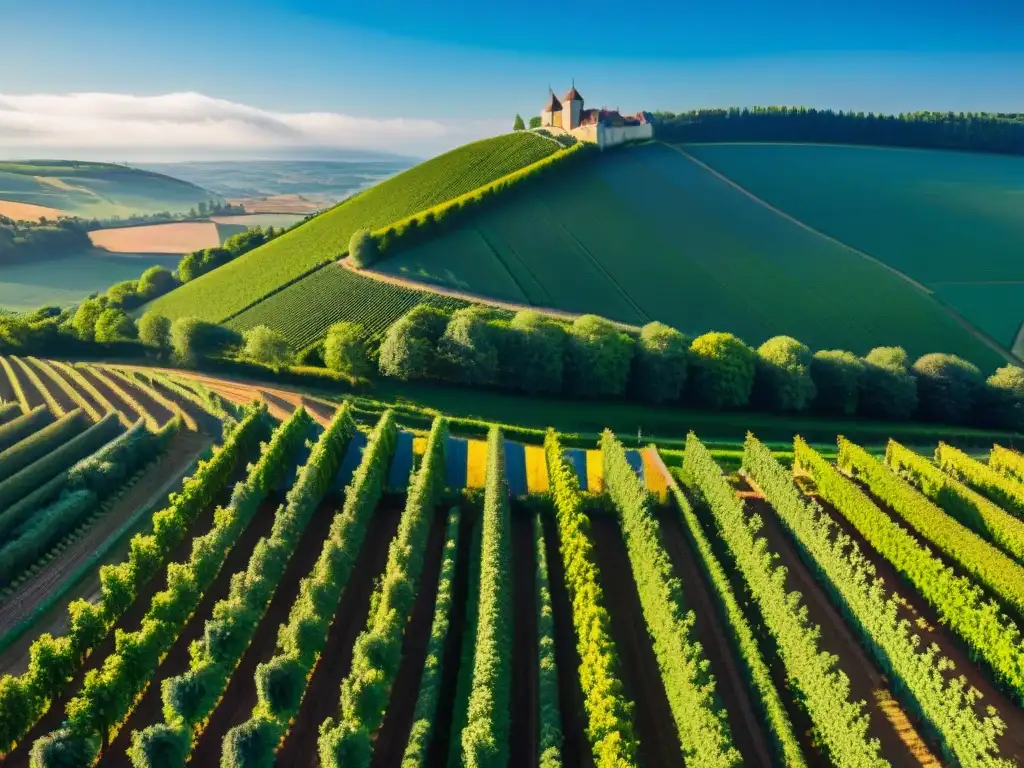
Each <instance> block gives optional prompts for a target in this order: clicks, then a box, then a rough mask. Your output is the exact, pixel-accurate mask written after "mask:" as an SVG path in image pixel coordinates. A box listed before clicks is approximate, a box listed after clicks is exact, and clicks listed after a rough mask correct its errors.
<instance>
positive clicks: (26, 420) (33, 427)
mask: <svg viewBox="0 0 1024 768" xmlns="http://www.w3.org/2000/svg"><path fill="white" fill-rule="evenodd" d="M20 410H21V409H20V407H19V412H20ZM52 422H53V414H52V413H50V411H49V409H47V407H46V406H45V405H40V406H37V407H35V408H33V409H32V410H31V411H29V412H28V413H22V414H21V415H20V416H18V417H17V418H15V419H12V420H11V421H8V422H7V423H6V424H4V425H3V426H0V451H6V450H7V449H8V448H10V447H11V446H12V445H15V444H16V443H19V442H21V441H22V440H24V439H25V438H26V437H28V436H29V435H31V434H32V433H33V432H38V431H39V430H40V429H42V428H43V427H45V426H46V425H47V424H50V423H52Z"/></svg>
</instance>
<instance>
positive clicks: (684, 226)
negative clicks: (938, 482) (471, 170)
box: [374, 145, 1008, 368]
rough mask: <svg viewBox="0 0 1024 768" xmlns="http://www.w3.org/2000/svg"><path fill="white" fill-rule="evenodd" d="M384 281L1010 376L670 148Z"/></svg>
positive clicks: (904, 293) (855, 265)
mask: <svg viewBox="0 0 1024 768" xmlns="http://www.w3.org/2000/svg"><path fill="white" fill-rule="evenodd" d="M795 162H796V161H794V163H795ZM777 175H783V176H784V175H785V173H784V172H783V170H781V169H778V170H777ZM822 183H824V182H822ZM817 196H818V197H819V198H827V197H828V194H827V191H826V192H823V191H822V190H821V189H817ZM893 215H896V214H893ZM861 226H863V227H864V228H868V229H869V228H870V227H869V226H867V225H866V224H862V225H861ZM374 268H375V269H378V270H380V271H382V272H386V273H389V274H396V275H402V276H406V277H410V278H414V279H419V280H424V281H427V282H434V283H437V284H440V285H446V286H451V287H456V288H458V289H460V290H468V291H471V292H475V293H479V294H483V295H487V296H494V297H497V298H501V299H507V300H510V301H515V302H523V303H529V304H534V305H539V306H547V307H554V308H557V309H563V310H568V311H572V312H597V313H599V314H602V315H605V316H607V317H610V318H612V319H615V320H620V321H622V322H627V323H634V324H643V323H646V322H648V321H650V320H660V321H663V322H666V323H668V324H670V325H673V326H675V327H677V328H679V329H680V330H683V331H684V332H686V333H690V334H699V333H704V332H705V331H707V330H709V329H715V330H727V331H731V332H734V333H736V334H738V335H740V336H741V337H743V338H744V339H745V340H746V341H748V342H749V343H753V344H759V343H760V342H761V341H763V340H764V339H766V338H768V337H770V336H774V335H776V334H783V333H784V334H789V335H793V336H795V337H797V338H799V339H801V340H802V341H804V342H805V343H807V344H809V345H810V346H811V347H814V348H843V349H849V350H852V351H854V352H857V353H861V354H863V353H864V352H866V351H867V350H868V349H870V348H871V347H873V346H876V345H881V344H901V345H903V346H904V347H906V349H907V351H908V352H909V353H910V354H911V355H912V356H916V355H920V354H923V353H926V352H932V351H938V350H942V351H946V352H952V353H955V354H960V355H962V356H964V357H967V358H968V359H971V360H973V361H975V362H977V363H979V364H980V365H982V366H983V367H986V368H994V367H995V366H996V365H998V364H999V363H1000V362H1001V356H1000V355H999V354H998V353H997V352H995V351H994V350H992V349H991V348H990V347H989V346H987V345H986V344H985V343H984V342H982V341H981V340H979V339H978V338H976V337H975V336H974V335H973V334H972V333H971V332H970V331H969V330H967V329H965V328H964V327H963V326H962V325H961V324H960V323H959V322H958V321H957V320H956V319H955V318H954V317H952V316H951V315H950V314H949V313H948V312H947V311H946V310H945V309H944V308H943V307H942V306H941V305H939V304H938V303H937V302H936V301H935V300H934V299H932V298H931V297H929V296H928V295H926V294H925V293H923V292H922V291H920V290H918V289H916V288H914V287H913V286H911V285H910V284H908V283H907V282H906V281H905V280H904V279H902V278H901V277H899V276H898V275H896V274H893V273H892V272H891V271H889V270H886V269H885V268H883V267H881V266H880V265H878V264H876V263H874V262H873V261H872V260H871V259H869V258H866V257H865V256H864V255H862V254H859V253H857V252H855V251H853V250H851V249H849V248H847V247H844V245H843V244H841V243H838V242H835V241H834V240H832V239H830V238H828V237H826V236H823V235H821V234H818V233H816V232H815V231H812V230H809V229H808V228H806V227H803V226H801V225H800V224H799V223H798V222H796V221H793V220H792V219H790V218H787V217H786V216H785V215H782V214H780V213H779V212H777V211H773V210H772V209H770V208H768V207H766V206H764V205H761V204H759V203H758V202H757V201H756V200H754V199H752V198H751V197H750V196H748V195H746V194H744V193H743V192H742V191H741V190H738V189H736V188H735V187H734V186H732V185H730V184H729V183H728V182H726V181H725V180H723V179H721V178H719V177H717V176H716V175H715V174H714V173H712V172H710V171H708V170H706V169H704V168H702V167H701V166H700V165H699V164H698V163H695V162H694V161H693V160H691V159H690V158H689V157H687V156H686V155H684V154H682V153H681V152H679V151H678V150H677V149H676V148H674V147H670V146H667V145H649V146H642V147H633V148H627V149H623V150H620V151H616V152H612V153H608V154H607V155H605V156H602V157H601V158H600V161H599V162H596V163H593V164H590V165H587V166H581V167H579V168H577V169H574V171H573V173H572V174H570V175H569V176H568V177H566V178H553V179H550V180H545V183H544V186H543V188H541V189H538V188H536V187H533V188H531V189H530V190H529V191H527V192H524V193H522V194H516V195H515V196H510V197H509V199H507V200H505V201H503V202H502V203H501V205H500V206H496V207H494V208H492V209H491V210H488V211H486V212H484V213H482V214H479V215H477V216H476V217H474V219H473V220H472V221H471V222H470V223H469V224H468V225H466V226H464V227H463V228H461V229H460V230H458V231H455V232H453V233H451V234H448V235H446V236H443V237H441V238H437V239H435V240H433V241H431V242H428V243H426V244H424V245H422V246H419V247H415V248H413V249H411V250H409V251H406V252H402V253H398V254H396V255H395V256H392V257H388V258H386V259H384V260H382V261H380V262H378V264H376V265H375V267H374ZM1002 343H1004V344H1007V345H1008V341H1007V340H1005V339H1003V340H1002Z"/></svg>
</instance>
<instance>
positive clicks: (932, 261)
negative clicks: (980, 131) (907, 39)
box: [686, 144, 1024, 348]
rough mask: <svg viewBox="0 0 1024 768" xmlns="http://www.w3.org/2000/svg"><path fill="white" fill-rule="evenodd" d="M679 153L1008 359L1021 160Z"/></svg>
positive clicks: (907, 153)
mask: <svg viewBox="0 0 1024 768" xmlns="http://www.w3.org/2000/svg"><path fill="white" fill-rule="evenodd" d="M686 150H687V152H689V153H691V154H692V155H693V156H694V157H696V158H698V159H699V160H701V161H703V162H705V163H707V164H708V165H710V166H711V167H712V168H714V169H715V170H716V171H719V172H720V173H722V174H724V175H725V176H727V177H728V178H730V179H731V180H733V181H735V182H736V183H737V184H739V185H741V186H742V187H743V188H744V189H747V190H748V191H750V192H751V193H753V194H754V195H757V196H758V197H759V198H761V199H762V200H764V201H765V202H767V203H769V204H771V205H773V206H775V207H777V208H780V209H782V210H783V211H785V212H786V213H788V214H790V215H791V216H794V217H796V218H797V219H799V220H800V221H803V222H804V223H806V224H808V225H810V226H812V227H814V228H815V229H818V230H820V231H821V232H824V233H825V234H827V235H830V236H831V237H834V238H836V239H837V240H840V241H842V242H844V243H846V244H847V245H850V246H853V247H854V248H858V249H860V250H862V251H864V252H865V253H868V254H870V255H872V256H874V257H875V258H878V259H880V260H882V261H884V262H885V263H886V264H889V265H891V266H893V267H895V268H896V269H898V270H900V271H901V272H903V273H905V274H907V275H909V276H910V277H912V278H913V279H915V280H917V281H919V282H921V283H923V284H924V285H926V286H928V288H930V289H932V290H933V291H935V293H936V295H937V296H938V297H939V298H940V299H942V300H943V301H945V302H947V303H948V304H950V305H951V306H952V307H954V308H955V309H956V310H957V311H958V312H960V313H961V314H962V315H964V316H965V317H966V318H967V319H969V320H970V321H971V322H972V323H974V324H975V325H977V326H978V327H980V328H981V329H982V330H984V331H985V332H986V333H988V334H990V335H991V336H992V337H993V338H995V339H996V340H997V341H998V342H999V343H1000V344H1002V345H1003V346H1005V347H1007V348H1009V347H1011V346H1012V345H1013V341H1014V339H1015V337H1016V335H1017V331H1018V329H1019V328H1020V327H1021V325H1022V324H1024V264H1022V263H1021V259H1020V251H1021V247H1022V246H1024V221H1022V220H1021V216H1020V204H1021V199H1022V194H1024V159H1022V158H1020V157H996V156H993V155H987V154H984V153H964V152H943V151H927V150H914V149H896V148H882V147H847V146H814V145H811V146H808V145H792V144H790V145H782V144H757V145H755V144H729V145H725V144H723V145H710V144H704V145H700V144H698V145H691V146H688V147H686Z"/></svg>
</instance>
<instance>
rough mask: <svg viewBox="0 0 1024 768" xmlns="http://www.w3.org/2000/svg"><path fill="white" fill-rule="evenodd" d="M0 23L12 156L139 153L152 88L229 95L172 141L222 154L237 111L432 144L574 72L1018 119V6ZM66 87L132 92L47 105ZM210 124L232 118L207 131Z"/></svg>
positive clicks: (594, 87) (328, 10)
mask: <svg viewBox="0 0 1024 768" xmlns="http://www.w3.org/2000/svg"><path fill="white" fill-rule="evenodd" d="M0 18H3V26H4V28H5V30H4V32H3V44H2V45H0V153H5V154H8V155H10V154H12V153H14V154H22V155H24V154H25V152H26V151H28V149H31V148H33V147H34V146H39V147H40V148H41V149H42V148H56V147H62V146H67V147H83V148H90V147H91V148H93V149H97V151H99V150H98V148H100V147H102V146H104V143H103V142H104V141H107V143H114V144H116V143H117V142H119V141H120V142H127V146H129V148H133V151H137V152H141V151H143V148H144V147H145V146H146V142H150V143H151V144H160V143H161V140H160V138H159V136H160V131H159V130H157V129H156V128H155V127H154V126H155V124H154V123H153V117H152V112H153V111H154V109H155V110H156V112H157V113H158V114H159V120H158V123H159V125H163V126H164V128H165V129H166V127H167V126H168V125H171V124H173V123H174V122H175V120H176V118H174V117H173V116H172V117H170V118H169V117H168V115H167V112H168V110H169V109H170V108H171V106H173V105H176V104H179V103H180V102H166V103H163V102H161V103H159V104H158V105H157V106H156V107H154V104H155V103H156V102H150V101H146V100H145V99H146V98H152V97H164V96H166V95H168V94H183V93H187V94H201V95H202V97H203V98H204V99H208V100H209V101H210V102H211V103H213V102H214V100H217V102H216V104H215V105H214V106H213V107H211V106H210V104H207V103H206V102H204V101H202V100H196V99H192V100H191V101H189V102H188V108H187V109H184V108H183V110H182V113H181V114H182V115H183V117H181V118H180V121H189V126H190V130H189V131H178V132H176V133H177V134H187V136H184V137H183V136H179V135H175V134H174V133H173V132H168V141H169V142H170V143H175V142H178V143H182V142H185V139H186V138H187V139H188V141H192V142H193V144H192V145H189V146H195V147H199V146H200V145H203V144H204V142H205V144H209V145H210V146H211V147H214V145H216V147H220V148H221V149H224V147H226V146H227V145H228V144H230V143H231V139H230V138H229V134H228V132H227V131H228V127H230V125H232V124H235V123H238V122H239V121H240V122H242V123H244V124H245V129H246V130H245V131H243V132H241V133H237V134H236V136H235V142H236V144H237V149H238V151H244V150H245V148H246V147H249V146H257V144H258V145H259V146H261V147H262V146H263V143H261V142H263V139H262V138H261V139H259V141H257V142H256V144H250V143H248V142H253V141H256V139H254V138H253V137H254V136H255V135H256V132H257V131H259V130H262V131H264V133H268V135H270V136H272V137H277V138H272V139H268V140H267V141H271V143H272V142H273V141H277V142H278V143H288V142H289V141H296V142H305V143H308V144H313V143H316V144H322V143H324V142H325V141H328V142H329V143H333V144H351V145H353V146H379V147H381V148H385V149H392V150H394V151H401V152H406V153H412V154H430V153H432V152H436V151H439V150H440V149H444V148H446V147H447V146H451V145H454V144H458V143H460V142H462V141H465V140H466V139H467V138H472V137H474V136H476V135H485V134H488V133H494V132H496V131H498V130H501V129H502V127H503V126H505V125H507V124H509V123H510V121H511V118H512V116H513V115H514V114H515V113H516V112H521V113H523V114H524V115H528V114H535V113H536V112H537V111H538V110H539V108H540V106H541V104H542V103H543V100H544V96H545V93H546V88H547V86H548V84H549V83H550V84H551V85H552V86H553V87H554V88H555V90H556V91H558V92H563V91H565V90H566V89H567V88H568V86H569V83H570V80H571V79H572V78H573V77H575V78H576V83H577V86H578V87H579V89H580V91H582V93H583V95H584V97H586V98H587V100H588V102H589V103H591V104H594V105H607V106H620V107H622V108H623V109H628V110H631V111H632V110H636V109H641V108H643V109H651V110H657V109H669V110H678V109H687V108H692V107H698V106H730V105H754V104H803V105H806V106H820V107H831V108H836V109H855V110H865V111H867V110H875V111H886V112H892V111H897V112H898V111H901V110H916V109H940V110H946V109H952V110H1000V111H1013V110H1016V111H1024V3H1021V2H1020V1H1019V0H978V1H977V2H970V1H969V0H968V1H967V2H963V1H961V2H958V3H951V2H946V1H945V0H935V1H934V2H922V1H921V0H887V1H883V0H861V1H860V2H857V3H856V4H854V3H849V2H842V1H841V0H779V2H773V3H767V2H761V3H752V2H747V1H746V0H714V2H708V1H707V0H702V2H691V1H689V0H687V1H685V2H671V0H663V2H654V1H653V0H631V1H630V2H623V0H616V1H615V2H611V1H610V0H596V2H591V3H589V4H586V5H584V4H568V3H557V2H556V3H552V2H541V1H540V0H518V1H517V2H515V3H493V2H473V3H470V2H464V1H462V0H459V1H458V2H451V1H448V2H437V3H432V4H427V3H412V2H408V1H407V0H375V1H374V2H362V3H358V2H357V3H349V2H337V1H335V2H328V1H326V0H302V1H301V2H282V1H281V0H248V1H247V2H245V3H242V2H237V1H236V0H220V1H219V2H209V0H207V2H202V3H200V2H195V0H175V2H153V1H152V0H134V1H131V0H92V2H89V3H83V2H79V1H78V0H74V1H71V0H63V1H62V0H33V1H32V2H31V3H24V2H21V3H16V2H14V0H0ZM73 93H90V94H105V95H108V96H109V95H118V97H119V99H120V100H118V99H112V98H107V99H101V100H99V101H97V102H96V103H95V104H94V103H92V102H88V103H87V100H85V99H79V100H78V101H76V102H75V103H74V108H73V109H72V108H70V107H69V106H68V104H67V103H65V102H63V101H61V100H59V99H55V98H54V97H62V96H66V95H67V94H73ZM27 96H33V97H39V96H46V97H48V98H47V99H40V98H35V99H34V100H26V98H25V97H27ZM5 97H7V98H8V100H7V102H6V103H5V102H4V101H3V99H4V98H5ZM140 98H141V99H143V100H142V101H137V102H133V101H132V99H140ZM12 99H13V100H12ZM112 104H114V105H116V106H115V107H112V106H111V105H112ZM160 104H162V106H160ZM225 104H230V105H235V106H233V107H231V108H230V109H229V108H228V107H226V106H225ZM175 108H176V107H175ZM208 108H209V109H212V110H213V112H215V113H216V116H215V117H214V118H211V117H209V115H208V113H207V112H206V110H207V109H208ZM69 109H70V111H68V110H69ZM5 110H6V112H7V113H9V114H8V119H7V121H6V122H5V120H4V114H5ZM111 110H112V111H111ZM14 113H18V114H17V115H16V119H15V117H11V114H14ZM186 113H187V116H184V115H186ZM296 115H298V116H300V117H298V118H296V117H295V116H296ZM313 115H320V116H321V117H320V118H317V117H314V116H313ZM324 115H329V116H335V117H332V118H331V120H334V122H331V120H328V119H327V118H326V117H323V116H324ZM335 118H337V119H335ZM342 118H344V119H342ZM349 118H354V119H355V121H353V120H349ZM90 121H91V122H90ZM111 121H114V122H113V123H111ZM203 121H205V122H206V123H211V122H217V123H218V125H221V127H222V128H223V131H222V132H220V133H217V134H216V135H214V134H212V133H211V134H210V136H209V137H204V136H205V135H204V134H203V132H202V130H200V123H202V122H203ZM346 121H347V122H346ZM378 121H380V125H379V130H378ZM111 125H115V126H122V127H121V128H117V129H112V128H111ZM225 126H228V127H225ZM192 128H195V130H194V131H192V130H191V129H192ZM76 131H77V132H76ZM375 133H379V134H380V135H379V136H375ZM33 142H35V144H33ZM62 142H63V144H62ZM186 144H187V142H185V143H182V145H181V146H180V147H177V150H180V151H182V152H185V153H186V154H187V151H188V150H187V146H186ZM177 150H176V151H177ZM40 151H41V150H40ZM211 151H219V150H211ZM254 151H255V150H254Z"/></svg>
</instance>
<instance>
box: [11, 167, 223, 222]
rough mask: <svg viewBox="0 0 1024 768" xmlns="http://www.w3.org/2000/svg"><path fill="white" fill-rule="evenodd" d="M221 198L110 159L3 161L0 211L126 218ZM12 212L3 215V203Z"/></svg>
mask: <svg viewBox="0 0 1024 768" xmlns="http://www.w3.org/2000/svg"><path fill="white" fill-rule="evenodd" d="M209 201H217V202H222V199H221V198H220V196H219V195H217V194H215V193H213V192H210V191H209V190H207V189H203V188H202V187H198V186H196V185H195V184H191V183H189V182H187V181H182V180H181V179H176V178H173V177H171V176H165V175H163V174H160V173H153V172H152V171H143V170H139V169H137V168H129V167H127V166H124V165H114V164H110V163H85V162H77V161H70V160H26V161H19V162H0V214H2V215H13V214H14V213H18V215H26V212H28V213H43V212H42V211H39V212H37V211H35V210H34V209H25V208H24V204H29V205H33V206H43V207H45V208H47V209H52V210H51V211H48V212H46V215H48V216H54V215H56V214H64V215H70V216H81V217H83V218H98V219H109V218H114V217H121V218H125V217H128V216H131V215H132V214H151V213H159V212H162V211H169V212H171V213H187V212H188V211H189V209H191V208H195V207H196V206H197V205H198V204H199V203H200V202H209ZM8 202H9V203H18V204H20V205H18V206H14V205H11V207H10V210H11V213H9V214H5V210H4V205H5V203H8Z"/></svg>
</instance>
